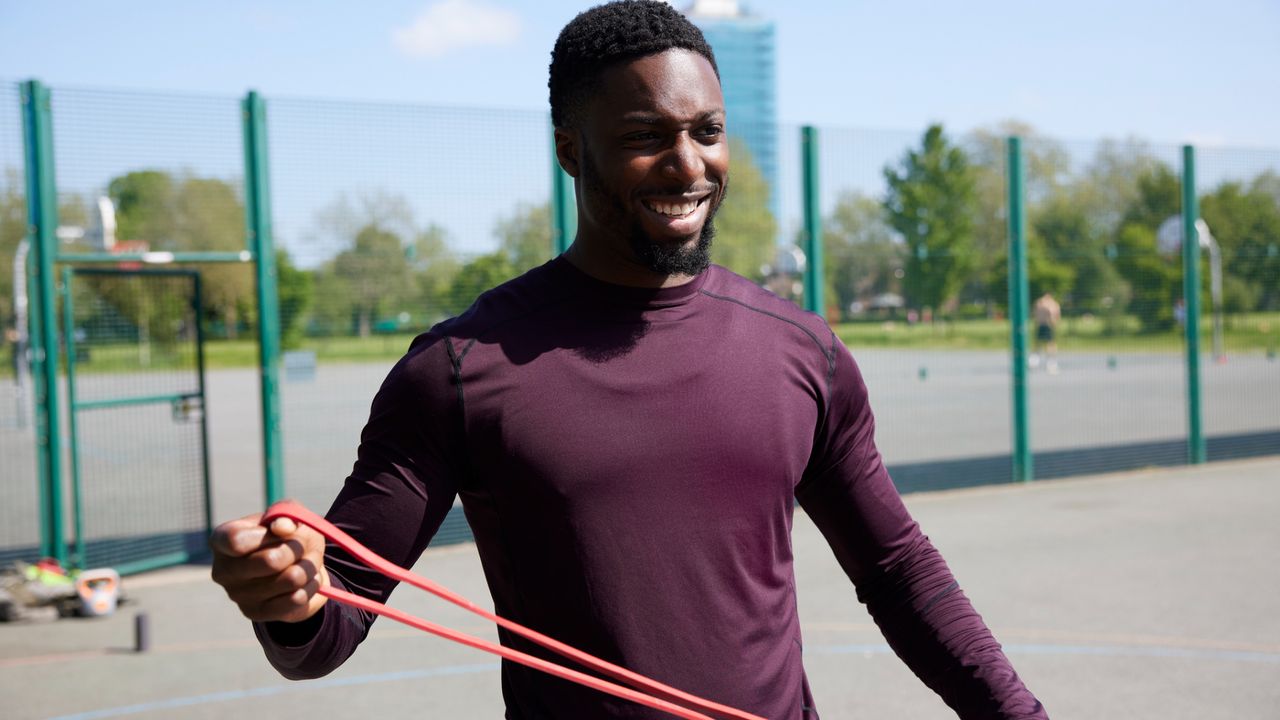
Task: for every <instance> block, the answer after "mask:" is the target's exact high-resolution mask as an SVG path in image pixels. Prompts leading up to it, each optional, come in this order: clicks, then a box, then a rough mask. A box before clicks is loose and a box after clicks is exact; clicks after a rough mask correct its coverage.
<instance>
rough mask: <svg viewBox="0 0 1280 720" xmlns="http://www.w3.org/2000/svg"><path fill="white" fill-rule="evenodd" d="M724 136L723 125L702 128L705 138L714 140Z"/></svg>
mask: <svg viewBox="0 0 1280 720" xmlns="http://www.w3.org/2000/svg"><path fill="white" fill-rule="evenodd" d="M723 134H724V126H723V125H708V126H706V127H704V128H702V136H703V137H709V138H714V137H720V136H721V135H723Z"/></svg>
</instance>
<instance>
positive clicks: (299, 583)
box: [209, 513, 329, 622]
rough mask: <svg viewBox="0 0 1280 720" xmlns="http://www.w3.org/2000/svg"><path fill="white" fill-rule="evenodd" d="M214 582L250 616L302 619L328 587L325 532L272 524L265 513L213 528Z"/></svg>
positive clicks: (280, 521) (281, 520) (317, 607)
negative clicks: (265, 524)
mask: <svg viewBox="0 0 1280 720" xmlns="http://www.w3.org/2000/svg"><path fill="white" fill-rule="evenodd" d="M209 547H210V548H211V549H212V550H213V573H212V574H213V581H214V582H216V583H218V584H219V585H221V586H222V587H223V589H224V590H226V591H227V596H228V597H230V598H231V600H232V602H234V603H235V604H236V605H238V606H240V612H242V613H244V616H245V617H247V618H249V619H250V620H256V621H265V620H279V621H282V622H301V621H303V620H306V619H307V618H309V617H311V616H312V615H315V614H316V613H317V612H318V611H319V610H320V608H321V607H322V606H323V605H324V603H325V600H326V599H327V598H325V597H324V596H323V595H320V594H319V590H320V588H322V587H327V586H328V585H329V574H328V573H327V572H325V569H324V536H323V535H321V534H320V533H318V532H316V531H315V530H313V529H311V528H309V527H307V526H305V525H299V524H298V523H295V522H294V521H293V520H290V519H289V518H276V519H275V520H274V521H272V523H271V526H270V527H269V528H268V527H266V526H264V525H263V524H262V513H256V514H253V515H246V516H245V517H242V518H240V519H239V520H231V521H230V522H225V523H223V524H221V525H219V526H218V527H216V528H214V531H213V536H212V537H211V538H210V539H209Z"/></svg>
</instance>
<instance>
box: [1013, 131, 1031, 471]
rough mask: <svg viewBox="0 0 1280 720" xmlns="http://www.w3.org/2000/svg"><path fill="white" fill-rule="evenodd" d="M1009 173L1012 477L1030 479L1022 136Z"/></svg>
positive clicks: (1028, 299) (1016, 139)
mask: <svg viewBox="0 0 1280 720" xmlns="http://www.w3.org/2000/svg"><path fill="white" fill-rule="evenodd" d="M1007 145H1008V160H1007V164H1008V170H1007V172H1008V174H1009V334H1010V367H1011V368H1012V370H1013V373H1012V384H1013V479H1014V482H1030V481H1031V479H1032V478H1033V477H1035V461H1034V459H1033V457H1032V454H1031V427H1030V422H1031V416H1030V412H1029V403H1028V397H1027V311H1028V305H1030V302H1031V297H1030V296H1031V293H1030V290H1029V288H1028V287H1027V222H1026V215H1025V214H1024V212H1023V198H1024V196H1025V189H1024V187H1023V178H1022V138H1019V137H1017V136H1014V137H1010V138H1009V139H1008V142H1007Z"/></svg>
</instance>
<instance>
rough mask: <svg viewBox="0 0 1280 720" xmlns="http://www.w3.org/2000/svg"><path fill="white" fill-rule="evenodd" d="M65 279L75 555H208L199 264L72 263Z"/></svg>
mask: <svg viewBox="0 0 1280 720" xmlns="http://www.w3.org/2000/svg"><path fill="white" fill-rule="evenodd" d="M62 278H63V280H62V287H61V289H62V295H63V297H62V309H63V318H64V320H63V325H62V328H63V342H64V343H65V347H66V353H65V373H66V389H67V439H68V443H67V446H68V455H69V457H68V460H69V462H68V464H67V466H68V469H69V481H70V488H69V489H70V493H69V497H70V502H71V511H70V517H71V522H70V523H69V526H70V528H71V532H72V550H71V552H70V553H68V556H69V558H70V561H71V563H72V564H74V565H76V566H78V567H103V566H107V567H114V568H116V569H117V570H118V571H120V572H122V573H130V572H140V571H142V570H147V569H151V568H155V567H161V566H164V565H172V564H176V563H182V562H187V561H189V560H192V559H196V558H199V557H202V556H204V554H205V548H206V539H207V537H208V533H209V531H210V530H211V528H212V525H211V507H210V502H209V455H208V452H207V450H208V438H209V436H208V426H207V424H206V420H207V413H206V412H205V411H206V408H207V403H206V401H205V373H204V353H203V347H204V338H203V333H202V330H201V327H202V324H201V323H200V322H199V313H200V310H201V308H203V307H204V304H203V303H202V302H201V300H202V293H201V278H200V274H199V272H197V271H194V270H119V269H107V268H82V269H74V268H71V267H67V268H64V270H63V272H62Z"/></svg>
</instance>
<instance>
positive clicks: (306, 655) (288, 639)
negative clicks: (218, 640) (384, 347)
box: [254, 335, 462, 680]
mask: <svg viewBox="0 0 1280 720" xmlns="http://www.w3.org/2000/svg"><path fill="white" fill-rule="evenodd" d="M448 342H450V341H449V339H448V338H433V337H431V336H429V335H428V336H423V337H421V338H419V340H418V341H416V342H415V343H414V345H413V347H411V348H410V350H409V352H408V354H406V355H405V357H404V358H403V359H402V360H401V361H400V362H399V363H397V364H396V366H395V367H394V368H392V370H391V372H390V374H388V375H387V378H386V380H385V381H384V382H383V384H382V388H381V389H380V390H379V391H378V393H377V395H376V396H375V397H374V400H373V407H372V409H371V411H370V414H369V421H368V423H367V424H366V425H365V427H364V430H363V431H362V432H361V435H360V448H359V451H358V453H357V459H356V463H355V467H354V468H353V469H352V471H351V475H350V476H349V477H348V478H347V480H346V483H345V485H344V486H343V488H342V491H341V492H340V493H339V494H338V497H337V499H335V500H334V502H333V505H332V507H330V508H329V512H328V513H327V514H326V516H325V517H326V519H328V520H329V522H331V523H333V524H334V525H336V526H338V527H339V528H341V529H342V530H344V531H345V532H347V533H349V534H350V535H351V536H352V537H353V538H355V539H356V540H357V541H359V542H360V543H361V544H363V545H364V546H365V547H367V548H369V549H370V550H372V551H373V552H375V553H377V554H379V555H381V556H382V557H384V558H386V559H388V560H390V561H391V562H393V563H395V564H397V565H399V566H401V567H406V568H407V567H411V566H412V565H413V564H414V563H415V562H417V560H418V557H419V556H420V555H421V554H422V551H423V550H424V549H425V548H426V547H427V543H429V542H430V541H431V538H432V537H433V536H434V535H435V533H436V531H437V530H438V529H439V528H440V523H441V522H443V521H444V518H445V515H447V514H448V512H449V509H450V508H451V507H453V501H454V498H455V497H456V495H457V480H458V477H459V476H460V473H459V471H458V468H457V458H456V456H455V453H453V452H452V451H451V449H452V448H459V447H461V443H460V441H459V438H460V434H461V423H462V417H461V408H460V406H459V404H458V402H457V400H456V398H457V388H456V385H455V376H454V371H453V362H452V360H451V357H452V354H451V353H449V352H448V348H447V347H446V345H445V344H446V343H448ZM324 564H325V568H326V569H327V570H328V571H329V577H330V580H331V582H332V583H333V584H334V585H335V586H337V587H339V588H341V589H344V590H347V591H348V592H352V593H355V594H357V595H362V596H364V597H367V598H370V599H373V600H377V601H378V602H386V601H387V598H388V597H389V596H390V595H391V591H392V590H393V589H394V588H395V586H396V582H395V581H394V580H391V579H390V578H387V577H386V576H384V575H382V574H381V573H378V572H377V571H375V570H373V569H371V568H369V567H367V566H365V565H364V564H362V563H360V562H359V561H358V560H356V559H355V558H354V557H352V556H351V555H350V554H349V553H347V552H346V551H344V550H342V549H341V548H339V547H336V546H335V545H333V544H329V545H328V546H327V547H326V548H325V562H324ZM376 617H377V616H376V615H374V614H373V613H369V612H365V611H363V610H357V609H354V608H350V607H347V606H345V605H341V604H339V603H336V602H328V603H325V605H324V606H323V607H322V608H321V610H320V612H318V613H317V614H316V615H314V616H313V617H311V618H310V619H308V620H306V621H303V622H301V623H293V624H290V623H278V622H267V623H255V624H254V632H255V634H256V635H257V637H258V640H259V642H260V643H261V644H262V647H263V650H264V652H265V653H266V656H267V660H268V661H269V662H270V663H271V664H272V666H274V667H275V668H276V670H278V671H279V672H280V674H281V675H283V676H285V677H287V678H289V679H292V680H300V679H306V678H315V677H321V676H323V675H327V674H328V673H330V672H332V671H333V670H334V669H335V668H337V667H338V666H339V665H341V664H342V663H343V662H344V661H346V659H347V658H348V657H350V656H351V654H352V653H353V652H355V649H356V646H358V645H359V644H360V642H362V641H363V640H364V638H365V637H366V636H367V635H368V633H369V628H370V626H371V625H372V623H373V621H374V618H376Z"/></svg>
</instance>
